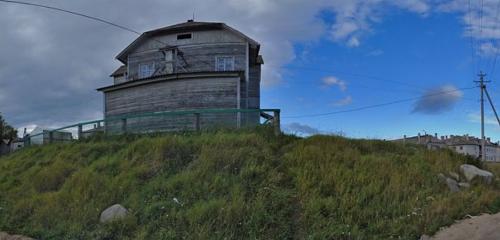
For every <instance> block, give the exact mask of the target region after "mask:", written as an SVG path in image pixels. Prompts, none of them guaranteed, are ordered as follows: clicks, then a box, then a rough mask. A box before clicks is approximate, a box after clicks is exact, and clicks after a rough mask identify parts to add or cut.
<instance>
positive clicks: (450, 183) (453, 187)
mask: <svg viewBox="0 0 500 240" xmlns="http://www.w3.org/2000/svg"><path fill="white" fill-rule="evenodd" d="M446 184H447V185H448V188H449V189H450V191H451V192H459V191H460V188H459V187H458V183H457V181H455V180H454V179H452V178H446Z"/></svg>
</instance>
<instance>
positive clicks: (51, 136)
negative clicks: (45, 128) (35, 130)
mask: <svg viewBox="0 0 500 240" xmlns="http://www.w3.org/2000/svg"><path fill="white" fill-rule="evenodd" d="M42 136H43V135H42ZM53 141H54V132H53V131H49V143H52V142H53Z"/></svg>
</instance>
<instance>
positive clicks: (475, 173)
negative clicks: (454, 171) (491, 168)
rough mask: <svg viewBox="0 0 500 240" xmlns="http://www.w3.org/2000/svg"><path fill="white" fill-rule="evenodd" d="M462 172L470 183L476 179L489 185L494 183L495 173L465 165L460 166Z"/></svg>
mask: <svg viewBox="0 0 500 240" xmlns="http://www.w3.org/2000/svg"><path fill="white" fill-rule="evenodd" d="M460 171H461V172H462V174H463V175H464V176H465V178H466V179H467V181H469V182H471V181H472V180H474V179H478V180H480V181H482V182H484V183H487V184H490V183H492V182H493V178H494V175H493V173H491V172H488V171H485V170H482V169H479V168H477V167H476V166H474V165H469V164H463V165H461V166H460Z"/></svg>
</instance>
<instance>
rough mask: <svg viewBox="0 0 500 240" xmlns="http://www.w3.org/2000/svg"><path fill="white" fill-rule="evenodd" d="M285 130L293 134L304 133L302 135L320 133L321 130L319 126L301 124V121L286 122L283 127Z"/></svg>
mask: <svg viewBox="0 0 500 240" xmlns="http://www.w3.org/2000/svg"><path fill="white" fill-rule="evenodd" d="M283 130H284V131H285V132H287V133H291V134H297V135H302V136H310V135H316V134H320V133H321V131H320V130H319V129H317V128H314V127H311V126H309V125H306V124H300V123H296V122H294V123H289V124H285V126H284V127H283Z"/></svg>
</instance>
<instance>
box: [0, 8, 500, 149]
mask: <svg viewBox="0 0 500 240" xmlns="http://www.w3.org/2000/svg"><path fill="white" fill-rule="evenodd" d="M30 2H34V3H40V4H47V5H50V6H54V7H59V8H64V9H67V10H72V11H77V12H81V13H85V14H88V15H92V16H96V17H101V18H104V19H106V20H109V21H111V22H115V23H118V24H121V25H124V26H127V27H130V28H132V29H134V30H137V31H139V32H144V31H147V30H151V29H155V28H159V27H163V26H168V25H172V24H176V23H180V22H185V21H186V20H187V19H190V18H192V16H193V13H194V15H195V20H196V21H214V22H225V23H226V24H228V25H230V26H232V27H234V28H236V29H238V30H240V31H241V32H243V33H245V34H246V35H248V36H250V37H252V38H253V39H255V40H257V41H258V42H260V44H261V53H262V55H263V57H264V60H265V64H264V66H263V73H262V86H261V107H262V108H280V109H281V110H282V113H281V114H282V124H283V129H285V130H286V131H287V132H291V133H297V134H302V135H309V134H318V133H323V134H342V135H344V136H348V137H354V138H378V139H394V138H400V137H402V136H403V135H408V136H410V135H416V134H417V133H419V132H420V133H429V134H434V133H437V134H439V135H450V134H455V135H459V134H471V135H476V136H478V135H479V134H480V125H479V111H480V108H479V106H480V105H479V104H480V103H479V93H480V90H479V88H477V87H476V88H474V87H475V86H476V84H475V83H474V82H473V81H474V80H477V79H478V77H477V74H478V73H479V71H481V70H482V71H484V72H485V73H486V74H488V75H487V80H491V81H492V82H491V83H489V84H488V89H489V92H490V95H491V97H492V99H493V101H494V102H495V103H500V94H499V93H500V92H499V90H500V87H499V82H498V80H497V79H498V77H499V74H500V71H498V70H497V69H496V68H498V66H497V64H496V61H495V59H496V58H497V57H498V56H497V55H498V53H500V49H499V42H498V40H499V38H500V26H497V25H500V22H499V21H498V19H499V9H500V1H498V0H481V1H479V0H472V1H470V2H471V4H470V5H469V1H468V0H328V1H326V0H325V1H324V0H316V1H311V0H226V1H222V0H146V1H135V0H120V1H117V0H114V1H113V0H107V1H99V0H85V1H83V0H79V1H76V0H75V1H63V0H40V1H30ZM214 6H217V7H214ZM0 23H1V26H2V28H1V32H0V112H1V113H2V115H4V117H5V118H6V120H7V121H8V122H9V123H11V124H12V125H14V126H15V127H18V128H20V129H22V128H24V127H28V128H33V127H34V126H36V125H38V126H44V127H61V126H65V125H70V124H73V123H76V122H82V121H86V120H94V119H100V118H102V111H103V106H102V105H103V97H102V94H101V93H99V92H97V91H96V90H95V89H96V88H99V87H103V86H107V85H110V84H112V79H111V78H110V77H109V75H110V73H112V72H113V71H114V70H115V69H116V68H117V67H118V66H119V65H120V63H119V62H118V61H117V60H116V59H115V56H116V55H117V54H118V53H119V52H120V51H121V50H122V49H124V48H125V47H126V46H127V45H128V44H130V43H131V42H132V41H133V40H134V39H135V38H137V35H134V34H133V33H130V32H127V31H123V30H120V29H117V28H114V27H112V26H109V25H105V24H102V23H99V22H95V21H91V20H89V19H85V18H81V17H76V16H73V15H68V14H63V13H59V12H54V11H51V10H47V9H41V8H35V7H30V6H22V5H15V4H12V3H5V2H0ZM499 61H500V59H499ZM498 65H500V63H499V64H498ZM400 100H404V101H400ZM386 103H394V104H386ZM375 105H376V107H375ZM498 105H500V104H498ZM372 106H373V107H372ZM497 107H498V106H497ZM485 109H486V123H487V125H486V134H487V136H489V137H491V138H492V139H493V140H494V141H498V140H500V128H499V127H498V123H497V122H496V119H495V118H494V115H493V114H492V111H491V108H490V107H489V106H488V105H486V108H485Z"/></svg>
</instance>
